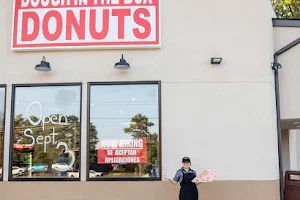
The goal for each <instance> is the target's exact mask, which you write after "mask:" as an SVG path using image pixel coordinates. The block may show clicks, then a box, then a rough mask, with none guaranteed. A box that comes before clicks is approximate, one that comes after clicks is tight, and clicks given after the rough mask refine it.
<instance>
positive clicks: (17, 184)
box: [0, 0, 279, 200]
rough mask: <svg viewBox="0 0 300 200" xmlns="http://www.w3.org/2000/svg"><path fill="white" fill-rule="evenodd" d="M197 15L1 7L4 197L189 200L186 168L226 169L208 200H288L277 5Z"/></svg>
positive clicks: (137, 4)
mask: <svg viewBox="0 0 300 200" xmlns="http://www.w3.org/2000/svg"><path fill="white" fill-rule="evenodd" d="M255 2H256V0H255V1H254V2H251V3H249V5H248V6H249V7H253V8H255V7H256V6H257V5H258V3H257V2H258V0H257V2H256V3H255ZM190 4H191V2H189V3H188V2H184V1H178V2H176V3H175V2H173V1H169V0H166V1H160V0H14V1H10V0H3V1H2V2H1V3H0V5H1V7H0V16H1V17H0V18H1V21H0V22H1V23H2V24H3V26H2V27H3V28H4V29H2V31H1V33H0V35H1V37H0V38H1V39H0V40H1V44H2V46H1V48H0V58H1V61H2V62H1V68H0V70H1V73H0V80H1V82H0V84H1V85H0V115H1V116H0V119H1V137H0V139H1V142H0V144H1V147H0V150H1V152H0V156H1V157H0V165H1V166H2V168H1V170H2V173H1V178H2V181H1V182H0V185H1V187H0V199H4V200H9V199H32V200H35V199H41V198H43V199H45V200H48V199H49V200H50V199H51V200H53V199H64V200H79V199H91V198H105V199H111V200H116V199H132V200H135V199H140V198H144V199H145V200H150V199H176V198H178V189H179V188H178V187H176V186H175V187H174V186H172V185H170V184H169V183H168V182H166V181H163V180H162V176H163V175H167V176H174V175H175V172H176V170H178V168H180V167H181V158H182V157H184V156H189V157H190V158H191V160H192V168H193V169H194V170H196V171H197V172H199V173H200V171H201V170H204V169H222V173H221V174H220V176H218V179H217V180H216V181H214V182H212V183H207V184H201V185H200V186H199V191H200V199H202V198H205V199H209V200H215V199H218V198H219V197H220V196H222V197H224V199H240V197H241V195H242V196H243V198H244V199H246V200H251V199H253V198H252V196H251V195H250V194H252V193H253V192H255V193H256V194H257V199H258V200H262V199H270V200H271V199H272V200H274V199H278V197H279V195H278V190H279V189H278V183H279V181H278V159H277V156H278V154H277V149H276V148H277V145H276V134H275V135H273V133H274V130H276V121H275V115H274V111H275V103H274V98H275V94H274V91H273V90H274V88H273V89H272V87H271V84H270V83H271V82H272V79H273V77H272V70H271V69H269V68H268V67H265V68H264V67H263V66H268V65H269V63H270V62H271V59H272V58H271V57H270V54H269V53H270V52H273V49H272V48H271V46H272V44H273V40H272V38H269V36H270V35H272V33H273V27H272V22H271V21H272V20H271V18H272V16H273V11H272V7H271V5H269V4H259V6H261V8H262V9H261V10H265V11H268V12H261V10H256V9H255V13H256V16H259V17H260V20H259V22H255V23H253V22H254V21H255V20H254V19H253V18H251V17H248V16H245V17H244V18H234V17H233V16H232V15H231V14H229V15H227V16H226V17H225V18H222V16H224V12H223V11H222V9H221V7H223V8H224V7H225V6H226V8H227V9H228V10H232V11H233V7H236V8H237V7H238V8H240V9H238V10H244V11H243V12H245V7H244V5H242V4H239V3H237V2H235V1H230V2H228V4H225V3H224V2H222V1H218V4H219V6H220V7H219V6H217V7H214V9H215V11H214V12H210V11H208V9H202V10H201V12H200V11H199V10H198V9H197V7H198V8H199V7H203V6H204V7H210V6H212V5H210V4H211V2H204V1H193V4H194V5H193V6H191V5H190ZM234 10H236V9H234ZM238 12H241V11H238ZM225 22H227V23H225ZM225 24H226V27H225ZM246 24H247V25H246ZM253 29H255V30H256V32H255V34H254V33H253V31H252V30H253ZM220 30H222V31H220ZM249 32H251V33H253V34H252V35H251V38H250V39H249V40H248V41H246V44H244V43H245V40H244V37H246V35H248V34H249ZM260 38H265V39H266V40H263V42H261V45H262V46H263V47H264V50H259V49H258V47H257V45H255V43H254V42H253V41H257V40H259V41H260V40H261V39H260ZM246 46H247V48H246ZM242 50H243V51H242ZM245 53H246V54H248V55H249V54H250V56H251V57H252V59H253V60H252V64H251V67H250V63H249V64H248V63H245V62H244V60H245V59H246V55H245ZM258 69H263V70H258ZM254 97H259V99H257V98H254ZM249 113H250V114H249ZM251 113H252V114H251ZM253 113H256V115H259V116H260V119H257V117H255V116H254V115H253ZM249 124H251V127H249ZM262 133H263V134H264V137H261V135H262ZM258 140H259V142H257V141H258ZM234 141H237V142H234ZM253 145H254V146H255V149H253ZM261 148H266V149H268V153H265V152H261ZM250 169H251V170H250ZM245 170H246V171H248V172H247V173H244V171H245ZM257 171H260V173H259V174H257ZM128 183H130V184H128ZM234 194H237V195H234ZM270 194H271V195H270Z"/></svg>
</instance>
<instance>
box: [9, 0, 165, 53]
mask: <svg viewBox="0 0 300 200" xmlns="http://www.w3.org/2000/svg"><path fill="white" fill-rule="evenodd" d="M159 4H160V0H15V2H14V21H13V36H12V49H13V50H30V49H32V50H35V49H79V48H81V49H87V48H114V47H115V48H121V47H159V46H160V6H159Z"/></svg>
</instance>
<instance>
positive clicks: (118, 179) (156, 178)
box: [86, 81, 162, 181]
mask: <svg viewBox="0 0 300 200" xmlns="http://www.w3.org/2000/svg"><path fill="white" fill-rule="evenodd" d="M154 84H155V85H157V89H158V118H159V119H158V123H159V125H158V130H159V137H158V138H159V156H160V157H159V177H145V178H138V177H124V178H121V177H120V178H119V177H118V178H111V177H107V178H106V177H101V178H98V179H96V178H90V177H89V170H90V164H89V157H90V126H89V124H90V109H91V86H97V85H98V86H101V85H106V86H107V85H154ZM161 120H162V119H161V81H113V82H88V83H87V140H86V143H87V144H86V145H87V153H86V166H87V167H86V180H87V181H161V180H162V131H161V130H162V128H161V124H162V123H161Z"/></svg>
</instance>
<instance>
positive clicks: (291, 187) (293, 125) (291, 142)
mask: <svg viewBox="0 0 300 200" xmlns="http://www.w3.org/2000/svg"><path fill="white" fill-rule="evenodd" d="M281 128H282V130H281V150H282V168H283V176H284V191H285V192H284V193H285V195H284V196H285V200H296V199H299V196H300V119H284V120H281Z"/></svg>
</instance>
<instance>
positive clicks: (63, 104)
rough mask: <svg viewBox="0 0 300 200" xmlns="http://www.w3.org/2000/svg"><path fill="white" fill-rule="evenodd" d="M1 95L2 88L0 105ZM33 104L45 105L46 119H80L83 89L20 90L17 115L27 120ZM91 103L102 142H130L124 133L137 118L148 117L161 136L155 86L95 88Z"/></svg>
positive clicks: (35, 112)
mask: <svg viewBox="0 0 300 200" xmlns="http://www.w3.org/2000/svg"><path fill="white" fill-rule="evenodd" d="M1 94H2V91H1V88H0V103H1V97H2V96H1ZM3 100H4V97H3ZM34 101H39V102H40V103H41V104H42V106H43V116H49V115H51V114H63V115H66V116H68V115H76V116H78V117H79V116H80V86H42V87H17V88H16V90H15V115H18V114H23V116H26V110H27V107H28V106H29V104H30V103H31V102H34ZM90 101H91V106H90V109H91V112H90V114H91V122H92V123H93V124H94V125H96V128H97V130H98V136H97V137H98V138H99V139H118V138H130V136H129V135H128V134H125V133H124V131H123V129H124V128H126V127H128V126H129V124H130V120H131V118H132V117H133V116H134V115H136V114H143V115H146V116H147V117H148V118H149V121H150V122H152V123H154V124H155V125H154V126H153V127H151V128H150V132H152V133H154V132H156V133H159V132H158V130H159V128H158V127H159V126H158V125H159V124H158V121H159V120H158V86H157V85H156V84H147V85H92V86H91V98H90ZM1 105H2V104H1ZM0 110H1V107H0ZM29 114H31V115H35V116H39V115H40V109H39V107H38V106H37V105H34V106H32V107H31V109H30V110H29ZM83 120H85V119H83Z"/></svg>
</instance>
